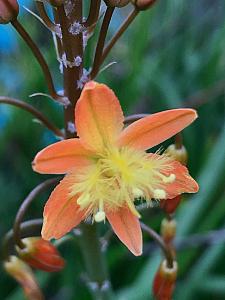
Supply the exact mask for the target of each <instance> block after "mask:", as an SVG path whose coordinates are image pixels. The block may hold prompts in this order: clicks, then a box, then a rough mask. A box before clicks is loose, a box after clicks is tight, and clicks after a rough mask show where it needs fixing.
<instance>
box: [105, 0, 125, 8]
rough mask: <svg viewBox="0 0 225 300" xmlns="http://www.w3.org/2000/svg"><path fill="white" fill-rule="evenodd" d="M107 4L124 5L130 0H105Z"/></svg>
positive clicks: (113, 5)
mask: <svg viewBox="0 0 225 300" xmlns="http://www.w3.org/2000/svg"><path fill="white" fill-rule="evenodd" d="M104 1H105V3H106V5H107V6H110V7H123V6H126V5H127V4H129V2H130V0H104Z"/></svg>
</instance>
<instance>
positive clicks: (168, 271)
mask: <svg viewBox="0 0 225 300" xmlns="http://www.w3.org/2000/svg"><path fill="white" fill-rule="evenodd" d="M176 277H177V262H176V261H174V262H173V267H172V268H169V267H168V266H167V261H166V260H164V261H162V263H161V264H160V266H159V269H158V271H157V273H156V275H155V278H154V281H153V294H154V296H155V299H156V300H166V299H172V295H173V291H174V288H175V283H176Z"/></svg>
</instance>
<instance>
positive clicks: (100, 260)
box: [79, 224, 112, 300]
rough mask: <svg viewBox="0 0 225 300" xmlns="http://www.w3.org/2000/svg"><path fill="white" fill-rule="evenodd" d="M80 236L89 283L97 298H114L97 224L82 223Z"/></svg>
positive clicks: (102, 299) (106, 299)
mask: <svg viewBox="0 0 225 300" xmlns="http://www.w3.org/2000/svg"><path fill="white" fill-rule="evenodd" d="M81 232H82V234H81V236H80V238H79V244H80V248H81V251H82V254H83V258H84V262H85V265H86V270H87V276H88V278H87V285H88V287H89V290H90V292H91V294H92V296H93V298H94V299H96V300H109V299H112V290H111V285H110V280H109V277H108V272H107V266H106V263H105V258H104V256H103V253H102V252H101V244H100V240H99V235H98V230H97V225H96V224H93V225H89V224H82V225H81Z"/></svg>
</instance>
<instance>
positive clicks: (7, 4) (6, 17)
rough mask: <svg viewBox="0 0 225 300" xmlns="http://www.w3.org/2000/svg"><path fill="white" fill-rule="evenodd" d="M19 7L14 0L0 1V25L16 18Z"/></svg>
mask: <svg viewBox="0 0 225 300" xmlns="http://www.w3.org/2000/svg"><path fill="white" fill-rule="evenodd" d="M18 14H19V5H18V3H17V1H16V0H0V24H7V23H9V22H11V21H13V20H15V19H16V18H17V16H18Z"/></svg>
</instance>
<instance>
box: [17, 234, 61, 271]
mask: <svg viewBox="0 0 225 300" xmlns="http://www.w3.org/2000/svg"><path fill="white" fill-rule="evenodd" d="M22 243H23V244H24V245H25V247H24V248H22V249H21V248H19V247H17V252H18V255H19V257H20V258H21V259H22V260H23V261H25V262H26V263H28V264H29V265H30V266H31V267H33V268H36V269H39V270H43V271H45V272H57V271H60V270H61V269H62V268H63V267H64V265H65V261H64V259H63V258H62V257H61V256H60V254H59V252H58V250H57V249H56V247H55V246H54V245H52V244H51V243H50V242H48V241H45V240H43V239H42V238H39V237H29V238H25V239H23V240H22Z"/></svg>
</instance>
